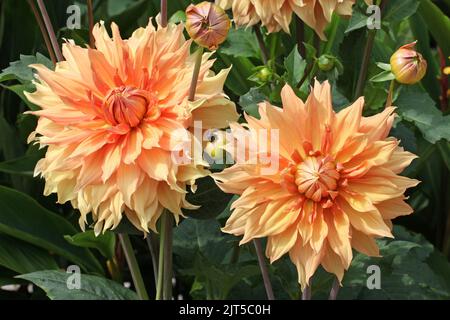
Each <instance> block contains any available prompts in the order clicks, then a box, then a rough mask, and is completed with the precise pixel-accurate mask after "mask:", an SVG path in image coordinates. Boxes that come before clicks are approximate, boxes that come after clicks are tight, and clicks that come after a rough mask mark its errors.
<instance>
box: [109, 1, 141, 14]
mask: <svg viewBox="0 0 450 320" xmlns="http://www.w3.org/2000/svg"><path fill="white" fill-rule="evenodd" d="M134 2H135V0H121V1H117V0H108V6H107V10H108V15H110V16H115V15H118V14H120V13H122V12H123V11H125V10H126V9H127V8H128V7H129V6H130V5H132V4H133V3H134Z"/></svg>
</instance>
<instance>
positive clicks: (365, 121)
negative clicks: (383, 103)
mask: <svg viewBox="0 0 450 320" xmlns="http://www.w3.org/2000/svg"><path fill="white" fill-rule="evenodd" d="M394 111H395V108H393V107H387V108H386V109H384V111H383V112H381V113H378V114H376V115H374V116H371V117H367V118H362V120H361V127H360V128H359V131H360V132H362V133H366V134H367V136H368V138H369V141H377V140H383V139H386V137H387V136H388V134H389V132H390V131H391V128H392V125H393V123H394V118H395V115H394V114H393V113H394Z"/></svg>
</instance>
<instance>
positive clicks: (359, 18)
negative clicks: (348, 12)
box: [345, 10, 368, 33]
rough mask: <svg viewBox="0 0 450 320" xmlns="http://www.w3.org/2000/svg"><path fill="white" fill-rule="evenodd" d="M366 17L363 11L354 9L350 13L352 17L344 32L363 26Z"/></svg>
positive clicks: (364, 25) (365, 23)
mask: <svg viewBox="0 0 450 320" xmlns="http://www.w3.org/2000/svg"><path fill="white" fill-rule="evenodd" d="M367 19H368V18H367V16H366V15H365V14H364V13H362V12H360V11H358V10H355V11H354V12H353V14H352V17H351V19H350V22H349V24H348V26H347V29H346V30H345V33H349V32H352V31H354V30H358V29H361V28H365V27H366V26H367Z"/></svg>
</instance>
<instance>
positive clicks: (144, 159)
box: [137, 148, 172, 181]
mask: <svg viewBox="0 0 450 320" xmlns="http://www.w3.org/2000/svg"><path fill="white" fill-rule="evenodd" d="M170 160H171V158H170V154H168V152H167V151H164V150H161V149H156V148H154V149H151V150H142V152H141V155H140V156H139V158H138V159H137V163H138V165H139V167H140V168H141V169H142V170H144V171H145V172H146V173H147V175H148V176H149V177H150V178H152V179H155V180H157V181H167V180H168V177H169V170H170V168H171V166H172V164H171V162H170Z"/></svg>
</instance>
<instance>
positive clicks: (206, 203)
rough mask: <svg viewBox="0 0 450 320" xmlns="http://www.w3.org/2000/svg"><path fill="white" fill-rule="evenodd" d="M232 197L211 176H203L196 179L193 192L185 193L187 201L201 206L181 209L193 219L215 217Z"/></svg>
mask: <svg viewBox="0 0 450 320" xmlns="http://www.w3.org/2000/svg"><path fill="white" fill-rule="evenodd" d="M232 197H233V195H232V194H228V193H225V192H223V191H222V190H220V189H219V187H218V186H217V184H216V183H215V181H214V179H213V178H211V177H204V178H201V179H198V180H197V190H196V191H195V193H193V192H189V193H188V194H187V195H186V200H187V201H189V203H192V204H193V205H197V206H201V207H200V208H199V209H197V210H188V209H183V213H184V214H185V215H186V216H188V217H191V218H194V219H203V220H204V219H211V218H215V217H217V216H218V215H219V214H221V213H222V212H223V210H225V208H226V207H227V205H228V202H230V200H231V198H232Z"/></svg>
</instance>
